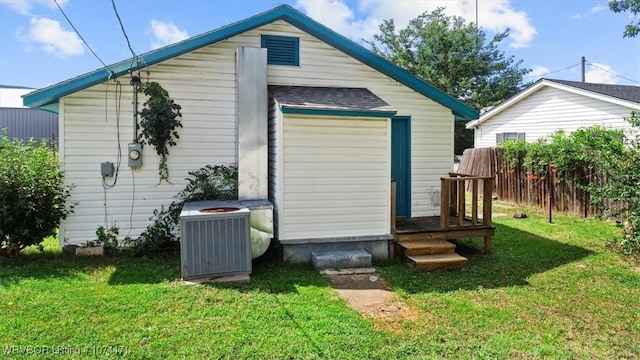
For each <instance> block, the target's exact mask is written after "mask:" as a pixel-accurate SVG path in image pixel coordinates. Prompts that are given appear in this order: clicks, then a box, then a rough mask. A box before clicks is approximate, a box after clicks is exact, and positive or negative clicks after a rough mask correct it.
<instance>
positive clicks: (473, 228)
mask: <svg viewBox="0 0 640 360" xmlns="http://www.w3.org/2000/svg"><path fill="white" fill-rule="evenodd" d="M449 222H450V226H449V227H448V228H447V229H443V228H442V227H441V217H440V216H427V217H416V218H403V217H398V218H396V232H395V241H396V242H399V243H402V242H405V241H418V240H424V241H437V240H454V239H460V238H472V237H482V238H484V239H485V243H484V248H483V251H484V252H489V251H491V247H492V242H491V237H493V235H494V234H495V231H496V229H495V227H494V226H492V225H488V226H487V225H484V224H482V223H481V222H480V223H478V222H476V224H474V223H473V222H472V220H471V219H469V218H463V219H462V224H463V225H462V226H458V224H459V222H458V217H457V216H450V217H449Z"/></svg>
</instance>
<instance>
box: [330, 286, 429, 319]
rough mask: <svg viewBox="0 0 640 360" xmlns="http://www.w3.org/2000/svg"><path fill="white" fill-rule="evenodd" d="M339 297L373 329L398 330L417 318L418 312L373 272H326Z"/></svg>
mask: <svg viewBox="0 0 640 360" xmlns="http://www.w3.org/2000/svg"><path fill="white" fill-rule="evenodd" d="M326 276H327V277H328V278H329V280H330V281H331V283H332V284H333V287H334V288H335V289H336V291H337V292H338V294H339V295H340V297H342V298H343V299H345V300H346V301H347V304H349V306H350V307H351V308H352V309H354V310H356V311H358V312H359V313H360V314H361V315H362V316H363V317H365V318H369V319H372V320H374V325H375V327H376V328H380V329H384V330H389V331H394V332H398V331H401V330H402V329H403V327H404V326H405V325H406V324H407V322H414V321H417V320H418V319H419V318H420V313H421V312H420V311H419V310H417V309H414V308H412V307H410V306H408V305H407V304H405V302H404V301H402V300H401V299H400V298H399V297H398V295H397V294H396V293H394V292H393V291H391V287H390V286H389V284H388V283H387V282H386V280H384V279H383V278H382V277H380V275H378V274H377V273H366V274H342V275H337V274H332V275H326Z"/></svg>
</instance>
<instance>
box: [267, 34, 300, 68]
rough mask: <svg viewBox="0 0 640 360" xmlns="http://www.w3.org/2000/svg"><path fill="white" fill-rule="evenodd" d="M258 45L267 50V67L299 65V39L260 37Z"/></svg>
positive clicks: (272, 36) (271, 36) (273, 36)
mask: <svg viewBox="0 0 640 360" xmlns="http://www.w3.org/2000/svg"><path fill="white" fill-rule="evenodd" d="M260 43H261V45H260V46H262V47H263V48H266V49H267V64H269V65H287V66H299V65H300V39H299V38H297V37H290V36H275V35H262V37H261V39H260Z"/></svg>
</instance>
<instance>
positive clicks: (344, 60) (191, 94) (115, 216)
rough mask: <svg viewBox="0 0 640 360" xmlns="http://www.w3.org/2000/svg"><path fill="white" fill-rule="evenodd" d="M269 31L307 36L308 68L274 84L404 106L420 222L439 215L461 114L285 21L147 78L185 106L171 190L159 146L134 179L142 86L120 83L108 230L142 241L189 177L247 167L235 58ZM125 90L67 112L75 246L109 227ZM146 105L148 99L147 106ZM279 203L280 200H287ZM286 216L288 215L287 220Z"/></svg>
mask: <svg viewBox="0 0 640 360" xmlns="http://www.w3.org/2000/svg"><path fill="white" fill-rule="evenodd" d="M261 34H272V35H287V36H298V37H300V66H299V67H290V66H272V65H269V66H268V83H269V84H274V85H308V86H345V87H366V88H368V89H369V90H371V91H372V92H373V93H375V94H376V95H378V96H379V97H381V98H382V99H384V100H385V101H386V102H387V103H389V104H391V105H392V106H393V107H395V108H396V109H397V110H398V115H410V116H411V124H412V129H411V131H412V134H411V147H412V216H425V215H434V214H437V213H438V212H439V198H440V196H439V184H440V183H439V178H440V177H441V176H443V175H445V174H446V173H447V172H449V171H450V170H451V158H452V154H453V115H452V114H451V111H450V110H449V109H447V108H445V107H443V106H441V105H439V104H437V103H435V102H433V101H431V100H429V99H427V98H425V97H424V96H422V95H420V94H418V93H416V92H415V91H413V90H411V89H409V88H407V87H405V86H403V85H401V84H400V83H398V82H397V81H395V80H392V79H390V78H388V77H386V76H384V75H382V74H380V73H379V72H377V71H375V70H373V69H371V68H369V67H368V66H366V65H363V64H362V63H360V62H358V61H356V60H354V59H353V58H351V57H349V56H347V55H345V54H343V53H341V52H340V51H338V50H336V49H334V48H332V47H330V46H328V45H327V44H325V43H323V42H321V41H319V40H317V39H315V38H314V37H311V36H309V35H308V34H306V33H304V32H302V31H300V30H298V29H297V28H295V27H293V26H291V25H289V24H287V23H286V22H283V21H278V22H275V23H273V24H269V25H266V26H263V27H261V28H258V29H255V30H252V31H248V32H246V33H244V34H241V35H238V36H235V37H233V38H230V39H228V40H226V41H222V42H220V43H218V44H214V45H210V46H207V47H204V48H202V49H199V50H196V51H193V52H191V53H188V54H185V55H181V56H178V57H176V58H173V59H170V60H167V61H165V62H163V63H161V64H157V65H153V66H151V67H149V68H148V70H149V71H150V74H149V75H148V76H147V75H146V74H145V73H143V74H142V79H143V81H146V79H147V78H148V79H149V80H150V81H157V82H159V83H160V84H161V85H162V86H163V87H165V88H166V89H167V90H168V91H169V93H170V95H171V96H172V97H173V98H174V99H175V101H176V102H177V103H178V104H180V105H181V106H182V114H183V118H182V123H183V125H184V128H183V129H180V131H179V133H180V139H179V140H178V145H177V146H175V147H173V148H171V149H170V155H169V162H168V165H169V170H170V174H171V184H166V183H163V184H158V175H157V165H158V158H157V156H156V154H155V151H154V150H153V149H152V148H150V147H149V146H146V147H145V148H144V150H143V164H144V165H143V167H142V169H140V170H136V171H134V172H132V171H131V170H130V169H129V168H128V167H127V159H126V148H127V143H129V142H130V141H131V138H132V117H133V116H132V107H131V102H132V94H131V91H132V88H131V86H130V85H129V78H128V76H124V77H122V78H120V81H121V83H122V84H123V85H122V96H121V102H120V104H121V112H120V130H119V133H120V145H121V147H122V164H121V167H120V172H119V176H118V183H117V185H116V186H115V187H114V188H112V189H110V190H107V191H106V197H107V201H106V212H107V216H106V217H107V219H106V222H107V225H110V224H112V223H114V222H115V223H116V224H117V225H118V226H120V227H121V229H122V231H121V233H123V234H124V235H127V234H128V235H130V236H132V237H135V236H138V235H139V234H140V233H141V232H142V231H143V230H144V228H145V227H146V225H148V224H149V217H150V216H151V215H152V213H153V210H154V209H158V208H160V206H161V205H167V204H169V203H170V202H171V201H173V200H174V196H175V195H176V194H177V193H178V191H180V190H181V189H182V188H183V186H184V183H185V182H184V178H185V177H187V173H188V172H189V171H192V170H196V169H199V168H200V167H202V166H204V165H206V164H230V163H235V162H236V161H237V150H236V122H235V114H236V100H235V94H236V91H235V51H236V48H237V47H238V46H255V47H259V46H260V35H261ZM115 89H116V86H115V85H114V83H113V82H109V84H108V85H106V83H105V84H100V85H96V86H93V87H90V88H88V89H86V90H83V91H80V92H78V93H75V94H72V95H69V96H67V97H65V98H62V99H61V101H60V107H61V109H64V111H63V112H61V117H60V119H61V125H60V126H61V133H60V138H61V140H63V139H64V147H65V150H64V155H63V161H64V164H65V171H66V174H65V177H66V179H67V181H68V183H72V184H75V185H76V188H75V189H74V190H73V193H72V196H73V199H74V200H75V201H78V202H79V205H78V206H77V207H76V211H75V213H74V214H72V215H71V216H70V217H69V219H68V220H67V221H66V224H65V225H64V229H65V231H64V234H63V235H62V236H61V238H62V239H64V238H67V239H68V240H69V242H70V243H76V244H77V243H82V242H84V241H87V240H90V239H93V238H95V230H96V228H97V227H98V226H99V225H104V224H105V206H104V200H103V188H102V185H101V181H102V179H101V177H100V162H103V161H111V162H114V163H115V162H116V161H117V153H118V149H117V143H116V138H117V133H118V131H117V130H116V129H117V122H116V98H120V96H116V93H115ZM105 96H106V98H107V99H106V100H107V101H106V104H105ZM143 101H144V99H141V100H140V107H141V106H142V102H143ZM105 115H106V119H107V120H106V121H105ZM134 174H135V179H134ZM134 180H135V186H134ZM108 181H109V182H111V181H112V179H108ZM276 181H277V180H276ZM134 190H135V191H134ZM134 193H135V196H134ZM273 196H275V197H276V198H278V194H275V195H273ZM309 206H310V207H311V206H312V205H309ZM132 209H133V211H132ZM282 216H283V212H282V211H280V212H279V217H280V218H281V217H282ZM278 221H281V219H278ZM379 226H383V224H380V225H379ZM384 226H386V225H384ZM280 235H282V234H280ZM287 237H289V236H288V235H287Z"/></svg>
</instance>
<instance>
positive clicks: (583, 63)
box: [582, 56, 587, 82]
mask: <svg viewBox="0 0 640 360" xmlns="http://www.w3.org/2000/svg"><path fill="white" fill-rule="evenodd" d="M586 63H587V59H585V58H584V56H583V57H582V82H586V81H585V76H584V67H585V64H586Z"/></svg>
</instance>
